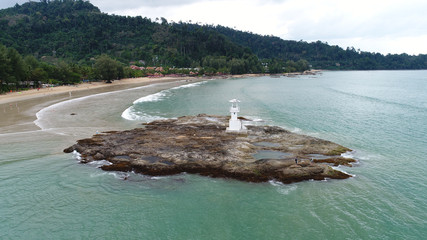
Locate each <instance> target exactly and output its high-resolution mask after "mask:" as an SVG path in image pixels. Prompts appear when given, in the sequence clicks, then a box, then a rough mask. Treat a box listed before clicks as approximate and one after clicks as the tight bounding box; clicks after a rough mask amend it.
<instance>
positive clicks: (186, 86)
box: [170, 81, 207, 90]
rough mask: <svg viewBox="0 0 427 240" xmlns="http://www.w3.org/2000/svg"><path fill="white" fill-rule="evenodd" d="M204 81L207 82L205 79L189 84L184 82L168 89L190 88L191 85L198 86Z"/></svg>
mask: <svg viewBox="0 0 427 240" xmlns="http://www.w3.org/2000/svg"><path fill="white" fill-rule="evenodd" d="M205 83H207V81H203V82H196V83H190V84H185V85H181V86H178V87H174V88H171V89H170V90H176V89H182V88H192V87H197V86H200V85H202V84H205Z"/></svg>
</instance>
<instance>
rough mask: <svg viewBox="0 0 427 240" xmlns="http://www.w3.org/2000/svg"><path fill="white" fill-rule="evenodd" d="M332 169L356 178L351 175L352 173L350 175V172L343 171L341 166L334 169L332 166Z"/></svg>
mask: <svg viewBox="0 0 427 240" xmlns="http://www.w3.org/2000/svg"><path fill="white" fill-rule="evenodd" d="M332 169H334V170H337V171H340V172H343V173H345V174H348V175H350V176H352V177H355V176H356V175H353V174H351V173H348V172H346V171H344V170H342V168H341V165H339V166H338V167H334V166H332Z"/></svg>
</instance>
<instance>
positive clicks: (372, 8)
mask: <svg viewBox="0 0 427 240" xmlns="http://www.w3.org/2000/svg"><path fill="white" fill-rule="evenodd" d="M25 2H28V0H1V1H0V8H7V7H12V6H14V5H15V3H19V4H22V3H25ZM90 2H91V3H92V4H94V5H96V6H97V7H99V8H100V9H101V11H102V12H105V13H109V14H116V15H128V16H143V17H148V18H151V19H153V20H154V19H156V18H158V17H159V18H160V17H164V18H166V19H167V20H168V21H169V22H170V21H175V22H179V21H183V22H188V21H190V20H191V21H192V22H193V23H202V24H214V25H217V24H219V25H223V26H228V27H231V28H235V29H238V30H243V31H250V32H253V33H258V34H262V35H274V36H278V37H280V38H283V39H290V40H298V41H299V40H304V41H308V42H311V41H317V40H320V41H322V42H328V43H329V44H330V45H339V46H340V47H343V48H346V47H351V46H352V47H354V48H356V49H360V50H362V51H369V52H380V53H383V54H387V53H408V54H420V53H422V54H427V15H426V13H427V1H426V0H227V1H226V0H119V1H118V0H90Z"/></svg>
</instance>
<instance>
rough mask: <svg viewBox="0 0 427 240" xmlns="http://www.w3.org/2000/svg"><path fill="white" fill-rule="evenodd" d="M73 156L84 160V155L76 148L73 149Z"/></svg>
mask: <svg viewBox="0 0 427 240" xmlns="http://www.w3.org/2000/svg"><path fill="white" fill-rule="evenodd" d="M73 158H75V159H76V160H78V161H81V160H82V155H81V154H80V153H79V152H77V151H76V150H74V151H73Z"/></svg>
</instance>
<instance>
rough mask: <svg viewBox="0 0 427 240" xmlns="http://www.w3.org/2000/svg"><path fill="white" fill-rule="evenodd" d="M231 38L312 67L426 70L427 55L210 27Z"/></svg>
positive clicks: (260, 54)
mask: <svg viewBox="0 0 427 240" xmlns="http://www.w3.org/2000/svg"><path fill="white" fill-rule="evenodd" d="M211 28H212V29H215V30H216V31H217V32H219V33H222V34H224V35H225V36H227V37H228V38H230V39H231V41H233V42H235V43H238V44H240V45H242V46H245V47H249V48H250V49H251V50H252V51H253V52H254V53H255V54H256V55H258V57H260V58H279V59H287V60H293V61H297V60H299V59H305V60H307V61H308V62H310V64H311V65H312V66H313V68H322V69H346V70H351V69H353V70H379V69H386V70H394V69H427V55H425V54H424V55H418V56H411V55H408V54H388V55H382V54H380V53H371V52H363V51H359V50H357V51H356V49H354V48H353V47H348V48H347V49H345V50H344V49H342V48H340V47H338V46H330V45H328V44H327V43H323V42H321V41H317V42H312V43H308V42H305V41H291V40H283V39H280V38H278V37H274V36H261V35H257V34H252V33H248V32H242V31H236V30H234V29H231V28H227V27H222V26H211Z"/></svg>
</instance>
